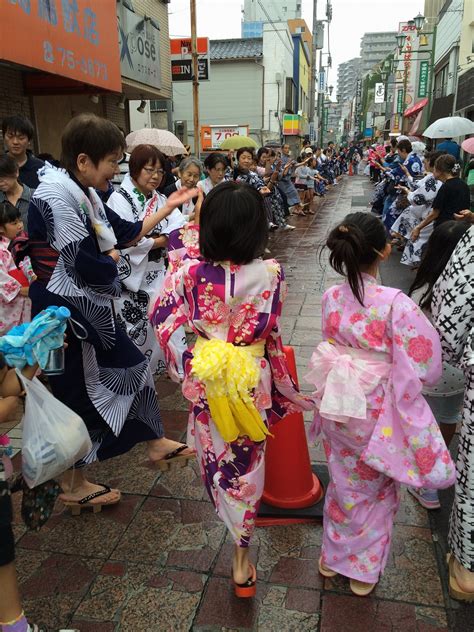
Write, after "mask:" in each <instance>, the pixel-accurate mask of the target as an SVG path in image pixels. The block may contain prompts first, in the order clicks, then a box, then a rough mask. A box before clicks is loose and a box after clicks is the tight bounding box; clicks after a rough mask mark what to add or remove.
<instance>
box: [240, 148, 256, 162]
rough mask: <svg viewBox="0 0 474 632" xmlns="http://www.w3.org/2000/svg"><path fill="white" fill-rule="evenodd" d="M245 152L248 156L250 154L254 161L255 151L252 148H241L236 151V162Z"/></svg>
mask: <svg viewBox="0 0 474 632" xmlns="http://www.w3.org/2000/svg"><path fill="white" fill-rule="evenodd" d="M245 152H247V153H248V154H250V155H251V156H252V158H253V159H254V160H255V149H254V148H253V147H241V148H240V149H238V150H237V160H238V159H239V158H240V156H241V155H242V154H244V153H245Z"/></svg>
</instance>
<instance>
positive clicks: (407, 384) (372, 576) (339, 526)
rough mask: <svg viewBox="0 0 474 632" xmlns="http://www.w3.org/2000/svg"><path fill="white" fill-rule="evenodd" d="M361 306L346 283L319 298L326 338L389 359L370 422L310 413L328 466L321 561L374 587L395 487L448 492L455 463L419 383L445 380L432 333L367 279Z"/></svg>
mask: <svg viewBox="0 0 474 632" xmlns="http://www.w3.org/2000/svg"><path fill="white" fill-rule="evenodd" d="M363 278H364V287H365V297H364V304H365V305H364V306H362V305H360V303H358V301H357V300H356V299H355V297H354V295H353V294H352V291H351V290H350V287H349V285H348V284H343V285H340V286H335V287H332V288H330V289H329V290H328V291H327V292H326V293H325V294H324V296H323V301H322V312H323V318H322V329H323V338H324V339H326V340H327V339H332V340H334V341H335V342H336V343H337V344H338V345H343V346H348V347H353V348H356V349H364V350H372V351H377V352H382V353H385V354H387V358H388V359H389V361H390V360H391V363H392V368H391V371H390V375H389V377H388V379H386V380H384V381H382V382H381V383H380V384H379V385H378V386H377V387H376V388H375V389H374V390H373V391H372V392H371V393H369V394H368V395H367V417H366V419H364V420H358V419H350V420H349V422H348V423H337V422H335V421H330V420H327V419H324V418H321V417H320V416H319V413H316V416H315V424H316V427H317V429H318V430H320V431H321V432H322V436H323V445H324V449H325V452H326V455H327V459H328V466H329V472H330V479H331V480H330V483H329V486H328V489H327V492H326V501H325V508H324V534H323V544H322V557H323V561H324V563H325V564H326V565H327V566H328V567H329V568H331V569H333V570H335V571H337V572H339V573H341V574H342V575H345V576H346V577H352V578H354V579H359V580H361V581H365V582H369V583H375V582H377V581H378V579H379V576H380V574H381V573H382V571H383V569H384V567H385V564H386V562H387V557H388V553H389V548H390V542H391V534H392V526H393V519H394V516H395V513H396V511H397V508H398V504H399V487H400V482H403V483H405V484H410V485H414V486H417V487H421V486H428V487H433V488H440V487H448V486H449V485H450V484H452V482H453V475H454V471H453V463H452V461H451V457H450V455H449V452H448V450H447V449H446V446H445V444H444V441H443V439H442V437H441V434H440V432H439V428H438V426H437V424H436V422H435V420H434V418H433V415H432V413H431V410H430V408H429V406H428V404H427V403H426V402H425V400H424V399H423V397H422V395H421V389H422V385H423V384H424V383H426V384H432V383H435V382H436V381H437V380H438V379H439V377H440V375H441V349H440V342H439V338H438V335H437V333H436V331H435V329H434V328H433V326H432V325H431V324H430V323H429V321H428V319H427V318H426V317H425V316H424V315H423V313H422V312H421V310H420V309H419V308H418V307H417V305H415V303H413V301H412V300H411V299H409V298H408V297H407V296H405V295H404V294H403V293H402V292H399V291H398V290H393V289H391V288H385V287H383V286H380V285H378V284H377V283H376V282H375V280H374V279H372V278H371V277H369V276H367V275H363Z"/></svg>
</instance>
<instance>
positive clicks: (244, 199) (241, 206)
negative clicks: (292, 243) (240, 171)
mask: <svg viewBox="0 0 474 632" xmlns="http://www.w3.org/2000/svg"><path fill="white" fill-rule="evenodd" d="M199 223H200V229H199V247H200V250H201V253H202V255H203V257H204V258H205V259H207V260H208V261H227V260H228V261H232V263H236V264H244V263H250V261H252V260H253V259H255V258H256V257H260V256H261V255H262V254H263V251H264V250H265V246H266V245H267V241H268V221H267V216H266V212H265V207H264V204H263V198H262V196H261V195H260V194H259V193H258V192H257V191H256V190H255V189H254V188H252V187H250V186H249V185H247V184H239V183H237V182H225V183H223V184H220V185H219V186H218V187H215V188H214V189H212V191H211V192H210V193H209V194H208V195H207V196H206V198H205V200H204V202H203V205H202V208H201V216H200V222H199Z"/></svg>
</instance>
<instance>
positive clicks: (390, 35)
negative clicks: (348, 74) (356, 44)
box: [360, 31, 397, 75]
mask: <svg viewBox="0 0 474 632" xmlns="http://www.w3.org/2000/svg"><path fill="white" fill-rule="evenodd" d="M396 35H397V32H396V31H385V32H380V33H364V35H363V37H362V39H361V42H360V58H361V73H362V75H366V74H367V73H368V72H370V70H371V69H372V68H373V67H374V66H375V65H376V64H378V63H379V62H380V61H381V60H382V59H384V58H385V57H386V56H387V55H388V54H390V53H392V52H393V50H394V48H395V46H396V40H395V36H396Z"/></svg>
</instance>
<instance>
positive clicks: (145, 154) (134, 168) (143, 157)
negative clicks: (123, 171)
mask: <svg viewBox="0 0 474 632" xmlns="http://www.w3.org/2000/svg"><path fill="white" fill-rule="evenodd" d="M150 161H151V164H152V166H153V167H155V166H156V164H157V163H160V165H159V166H160V168H161V169H163V170H164V168H165V162H166V158H165V157H164V155H163V154H162V152H161V151H160V150H159V149H158V148H157V147H155V146H154V145H137V146H136V147H135V149H134V150H133V151H132V153H131V154H130V161H129V163H128V169H129V171H130V176H131V177H132V178H133V179H134V180H136V179H137V178H138V176H139V175H140V173H141V171H142V169H143V167H146V165H147V164H148V163H149V162H150Z"/></svg>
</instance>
